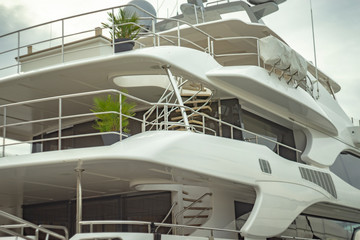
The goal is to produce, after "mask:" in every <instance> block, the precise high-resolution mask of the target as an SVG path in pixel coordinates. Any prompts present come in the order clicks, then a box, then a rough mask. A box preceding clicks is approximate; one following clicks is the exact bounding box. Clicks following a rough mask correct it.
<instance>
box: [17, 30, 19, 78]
mask: <svg viewBox="0 0 360 240" xmlns="http://www.w3.org/2000/svg"><path fill="white" fill-rule="evenodd" d="M17 33H18V48H17V73H20V31H18V32H17Z"/></svg>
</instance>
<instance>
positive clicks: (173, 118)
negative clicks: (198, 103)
mask: <svg viewBox="0 0 360 240" xmlns="http://www.w3.org/2000/svg"><path fill="white" fill-rule="evenodd" d="M199 116H201V114H199V113H194V114H192V115H191V116H190V117H199ZM182 118H183V117H182V116H177V117H172V118H171V121H176V120H180V119H182Z"/></svg>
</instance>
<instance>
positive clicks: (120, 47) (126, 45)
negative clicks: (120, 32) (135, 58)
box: [115, 38, 135, 53]
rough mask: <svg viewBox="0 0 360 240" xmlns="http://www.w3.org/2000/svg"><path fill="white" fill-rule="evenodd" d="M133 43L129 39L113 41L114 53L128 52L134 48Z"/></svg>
mask: <svg viewBox="0 0 360 240" xmlns="http://www.w3.org/2000/svg"><path fill="white" fill-rule="evenodd" d="M134 45H135V42H134V41H132V40H131V39H130V38H120V39H115V53H118V52H125V51H130V50H132V49H133V48H134Z"/></svg>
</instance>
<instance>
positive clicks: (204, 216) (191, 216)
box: [184, 215, 209, 218]
mask: <svg viewBox="0 0 360 240" xmlns="http://www.w3.org/2000/svg"><path fill="white" fill-rule="evenodd" d="M208 217H209V215H189V216H184V218H208Z"/></svg>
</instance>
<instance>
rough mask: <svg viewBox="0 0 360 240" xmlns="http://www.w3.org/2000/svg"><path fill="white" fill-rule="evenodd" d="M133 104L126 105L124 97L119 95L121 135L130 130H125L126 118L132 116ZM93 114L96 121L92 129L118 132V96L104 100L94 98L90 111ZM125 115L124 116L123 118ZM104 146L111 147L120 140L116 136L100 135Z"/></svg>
mask: <svg viewBox="0 0 360 240" xmlns="http://www.w3.org/2000/svg"><path fill="white" fill-rule="evenodd" d="M135 106H136V104H135V103H128V102H127V101H126V96H125V95H121V112H122V117H121V126H122V132H123V133H130V130H129V129H128V128H127V127H128V125H129V119H128V117H127V116H134V115H135V112H134V107H135ZM90 111H92V112H93V113H99V114H96V117H97V119H96V120H95V124H94V125H93V128H94V129H96V130H98V131H100V132H120V115H119V112H120V102H119V97H118V96H113V95H110V94H109V95H107V97H106V98H100V97H95V98H94V104H93V108H92V109H90ZM103 112H116V113H107V114H102V113H103ZM124 115H126V116H124ZM102 137H103V141H104V145H111V144H112V143H114V142H117V141H119V140H120V138H119V135H118V134H104V135H102Z"/></svg>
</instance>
